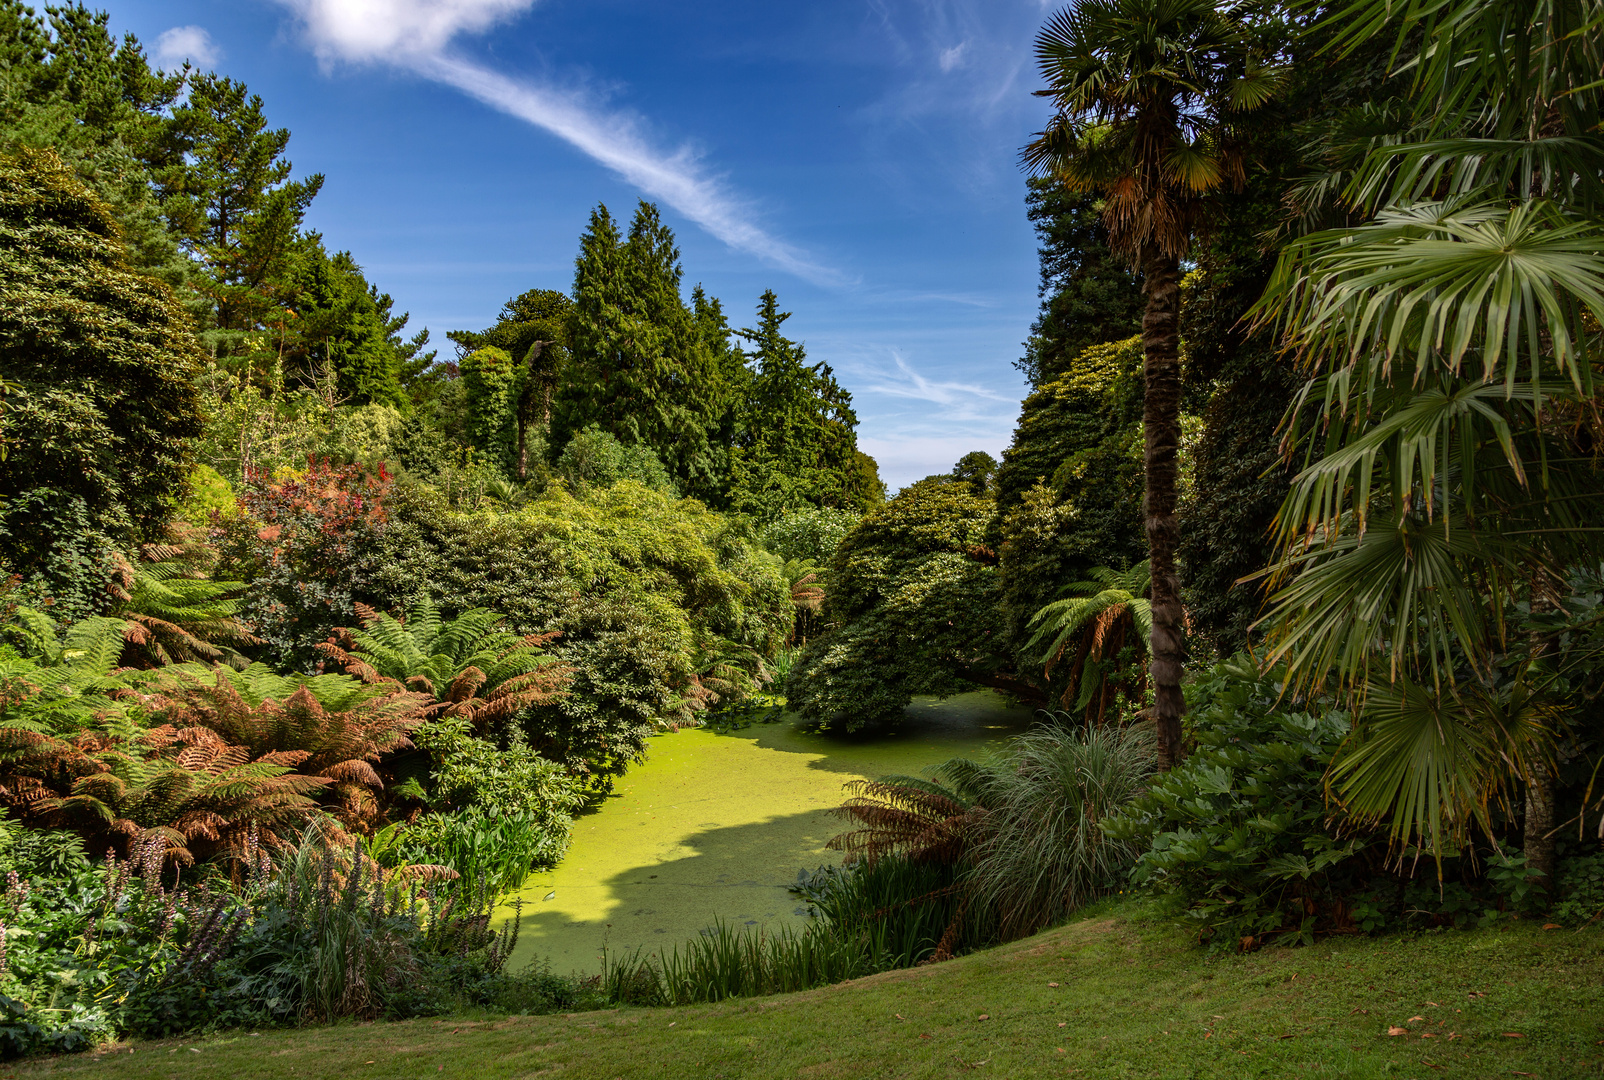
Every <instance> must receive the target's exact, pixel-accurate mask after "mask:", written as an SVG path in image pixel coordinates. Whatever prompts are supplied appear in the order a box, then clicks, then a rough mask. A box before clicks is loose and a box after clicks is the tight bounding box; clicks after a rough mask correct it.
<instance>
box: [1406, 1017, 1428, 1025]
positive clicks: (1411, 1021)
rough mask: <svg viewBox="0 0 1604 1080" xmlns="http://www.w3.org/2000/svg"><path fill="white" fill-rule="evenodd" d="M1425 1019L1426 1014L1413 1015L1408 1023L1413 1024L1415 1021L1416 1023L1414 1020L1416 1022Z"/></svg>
mask: <svg viewBox="0 0 1604 1080" xmlns="http://www.w3.org/2000/svg"><path fill="white" fill-rule="evenodd" d="M1424 1019H1425V1017H1424V1016H1411V1017H1410V1018H1409V1019H1408V1020H1407V1021H1406V1023H1410V1024H1413V1023H1414V1022H1415V1021H1416V1020H1424Z"/></svg>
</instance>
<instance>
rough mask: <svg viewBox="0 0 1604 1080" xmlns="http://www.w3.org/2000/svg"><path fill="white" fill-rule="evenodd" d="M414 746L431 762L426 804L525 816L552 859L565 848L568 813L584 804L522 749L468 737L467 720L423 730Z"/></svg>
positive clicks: (562, 776)
mask: <svg viewBox="0 0 1604 1080" xmlns="http://www.w3.org/2000/svg"><path fill="white" fill-rule="evenodd" d="M417 741H418V745H419V746H421V747H423V748H424V749H425V750H427V751H429V754H430V756H431V758H432V759H433V761H434V770H433V772H432V774H431V776H430V786H431V788H432V791H431V792H430V795H429V799H430V801H431V802H432V803H433V804H434V805H435V806H436V807H438V808H440V809H443V810H455V809H462V808H466V807H477V808H479V809H481V810H484V811H486V812H488V813H490V814H492V815H528V816H531V817H532V818H533V819H534V820H535V821H536V822H537V824H538V825H539V827H540V829H541V830H542V832H543V833H544V835H546V836H548V837H549V838H550V839H549V851H550V852H551V853H552V854H551V858H552V860H553V861H555V860H556V859H557V857H559V856H561V854H562V852H563V851H564V850H565V849H566V848H567V846H568V835H569V831H570V829H571V826H572V822H571V820H570V818H569V815H570V814H571V813H572V812H573V811H575V810H577V809H579V807H580V806H582V805H583V804H584V794H583V791H582V790H581V787H580V783H579V781H578V780H577V779H575V778H574V777H572V776H570V775H568V773H566V772H565V771H564V770H563V768H562V767H561V766H559V765H557V764H555V763H553V762H550V761H547V760H546V759H545V758H543V757H541V756H540V755H539V754H537V753H535V752H534V751H533V750H531V749H530V748H529V747H528V746H525V745H522V744H518V743H514V744H512V745H511V746H507V747H498V746H496V745H495V744H494V743H490V742H486V741H485V740H484V739H478V738H475V737H474V736H473V734H472V733H471V730H470V729H469V727H468V723H467V721H465V720H463V719H461V718H460V717H446V718H444V719H440V720H435V721H433V722H431V723H430V724H428V725H427V726H425V727H424V728H423V730H421V731H420V732H419V733H418V735H417Z"/></svg>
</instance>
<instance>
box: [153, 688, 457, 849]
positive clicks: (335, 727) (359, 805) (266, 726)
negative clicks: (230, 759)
mask: <svg viewBox="0 0 1604 1080" xmlns="http://www.w3.org/2000/svg"><path fill="white" fill-rule="evenodd" d="M150 686H151V688H152V689H153V690H154V691H155V692H154V693H153V694H151V695H150V696H149V697H148V698H147V699H146V700H145V701H144V703H143V710H144V712H145V713H146V715H147V716H148V717H149V718H150V719H152V720H154V721H156V722H158V723H165V724H169V725H173V726H175V727H178V728H183V729H186V730H190V729H204V730H207V731H211V732H215V733H216V734H217V735H218V736H220V737H221V739H223V740H226V742H227V743H229V744H231V745H234V746H238V747H241V748H244V749H245V751H246V752H247V753H248V754H249V755H250V756H251V757H252V758H253V759H254V758H260V760H262V761H264V762H266V761H271V762H274V763H276V764H282V765H284V766H287V767H293V768H294V769H295V770H296V771H297V772H300V773H303V774H307V775H310V776H314V777H318V778H320V779H321V780H322V781H323V782H324V783H325V784H326V785H327V788H326V789H325V795H326V797H328V798H330V799H332V800H335V801H336V802H335V805H336V806H337V808H338V810H339V813H340V815H341V817H342V818H343V819H344V821H345V823H346V824H347V825H349V826H366V825H368V824H370V823H371V822H372V821H373V820H374V819H376V818H377V817H378V816H379V813H380V809H381V807H380V806H379V803H378V796H379V794H380V793H382V792H383V790H384V779H383V777H382V776H381V775H380V774H379V771H378V769H379V766H380V764H381V761H382V760H383V759H384V758H385V757H386V756H387V755H391V754H394V753H396V752H397V751H401V750H409V749H411V748H412V742H411V740H410V738H409V736H410V735H411V734H412V733H413V732H414V731H415V730H417V728H418V726H419V725H420V724H422V723H423V719H424V715H425V712H426V710H427V708H428V706H429V705H430V699H429V697H428V696H427V695H425V694H422V693H418V692H415V691H407V690H402V689H400V687H399V686H396V685H395V684H388V685H384V684H381V685H378V686H370V685H367V684H364V683H362V682H360V681H358V680H356V679H354V678H351V677H349V676H345V675H318V676H307V675H289V676H284V675H278V674H275V673H274V672H272V671H270V670H268V669H267V668H266V667H265V666H264V665H261V664H253V665H251V666H250V667H248V668H246V669H245V670H244V671H233V670H231V669H229V668H223V667H219V668H213V669H206V668H201V667H199V666H198V665H188V664H186V665H179V666H175V667H170V668H165V669H161V670H159V671H157V672H156V673H154V675H153V676H152V678H151V679H150Z"/></svg>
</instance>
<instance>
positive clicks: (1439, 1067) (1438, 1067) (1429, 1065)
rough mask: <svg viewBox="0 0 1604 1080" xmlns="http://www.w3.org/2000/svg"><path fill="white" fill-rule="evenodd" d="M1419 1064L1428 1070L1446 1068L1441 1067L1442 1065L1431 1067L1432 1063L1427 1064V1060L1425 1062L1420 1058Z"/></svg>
mask: <svg viewBox="0 0 1604 1080" xmlns="http://www.w3.org/2000/svg"><path fill="white" fill-rule="evenodd" d="M1420 1063H1421V1064H1422V1065H1424V1066H1425V1067H1426V1068H1428V1069H1442V1068H1446V1066H1443V1065H1433V1064H1432V1063H1431V1062H1429V1061H1427V1060H1426V1059H1425V1058H1421V1059H1420Z"/></svg>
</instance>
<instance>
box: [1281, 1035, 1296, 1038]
mask: <svg viewBox="0 0 1604 1080" xmlns="http://www.w3.org/2000/svg"><path fill="white" fill-rule="evenodd" d="M1280 1037H1281V1038H1283V1039H1295V1038H1297V1036H1296V1035H1282V1036H1280Z"/></svg>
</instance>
